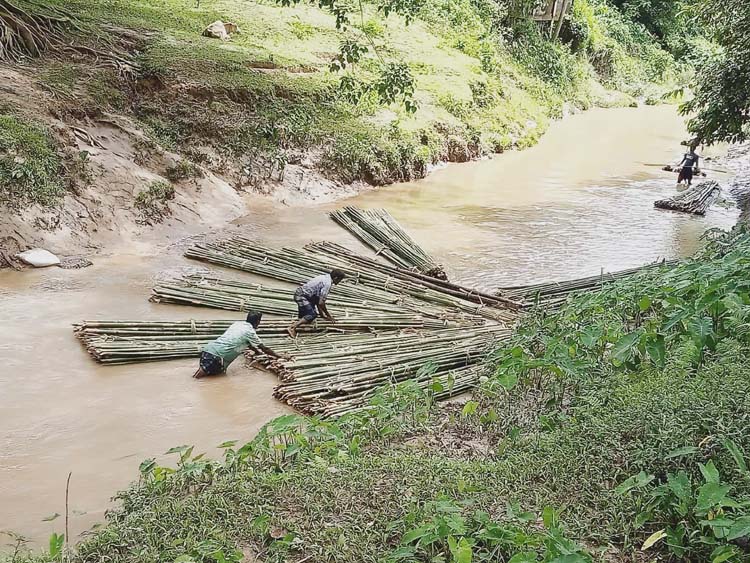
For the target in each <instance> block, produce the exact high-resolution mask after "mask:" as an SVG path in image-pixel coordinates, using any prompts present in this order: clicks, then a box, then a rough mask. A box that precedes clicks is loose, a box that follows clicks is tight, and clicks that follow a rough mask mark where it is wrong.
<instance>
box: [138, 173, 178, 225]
mask: <svg viewBox="0 0 750 563" xmlns="http://www.w3.org/2000/svg"><path fill="white" fill-rule="evenodd" d="M174 196H175V191H174V186H172V184H170V183H169V182H164V181H161V180H159V181H154V182H151V183H150V184H149V185H148V187H147V188H146V189H144V190H141V191H139V192H138V194H137V195H136V196H135V201H134V205H135V207H136V208H137V209H138V210H139V211H140V214H141V218H140V221H141V222H143V223H148V224H153V223H160V222H161V221H163V220H164V218H165V217H167V216H168V215H170V214H171V210H170V208H169V202H170V201H171V200H173V199H174Z"/></svg>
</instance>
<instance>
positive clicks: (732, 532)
mask: <svg viewBox="0 0 750 563" xmlns="http://www.w3.org/2000/svg"><path fill="white" fill-rule="evenodd" d="M746 536H750V516H742V517H741V518H738V519H737V520H736V521H735V522H734V524H733V525H732V527H731V528H730V529H729V534H728V535H727V540H728V541H733V540H736V539H739V538H744V537H746Z"/></svg>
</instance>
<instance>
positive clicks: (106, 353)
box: [74, 317, 450, 365]
mask: <svg viewBox="0 0 750 563" xmlns="http://www.w3.org/2000/svg"><path fill="white" fill-rule="evenodd" d="M238 320H241V319H232V320H211V321H193V320H191V321H84V322H82V323H80V324H76V325H74V331H75V334H76V336H77V337H78V338H79V339H80V340H81V341H82V342H83V344H84V345H85V347H86V350H87V351H88V353H89V354H90V355H91V357H92V358H94V359H95V360H96V361H98V362H100V363H102V364H109V365H113V364H132V363H140V362H155V361H163V360H172V359H178V358H192V357H197V356H199V355H200V352H201V350H202V349H203V347H204V346H205V345H206V344H207V343H209V342H210V341H212V340H214V339H216V338H218V337H219V336H221V335H222V334H223V333H224V331H225V330H226V329H227V328H228V327H229V325H230V324H232V323H234V322H237V321H238ZM288 326H289V321H286V320H273V319H272V320H266V319H264V320H263V321H262V323H261V325H260V328H259V330H258V333H259V335H260V336H261V337H262V338H263V340H264V342H267V343H274V344H276V345H277V346H279V347H280V349H282V350H283V349H286V348H287V344H289V345H290V346H292V349H294V348H295V347H296V346H297V344H296V341H294V340H292V339H291V338H289V336H288V335H287V332H286V329H287V327H288ZM446 326H450V325H446V324H445V323H444V322H442V321H436V320H424V319H420V318H418V317H404V318H400V317H399V318H377V317H373V318H368V317H360V318H356V319H337V321H336V323H335V324H332V323H330V322H328V321H325V320H323V319H316V320H315V322H314V323H313V324H311V325H305V326H303V327H301V328H300V330H299V332H300V334H301V335H302V337H305V336H306V335H309V334H321V335H328V336H327V337H326V338H327V340H328V341H331V340H333V339H337V341H342V342H343V341H345V340H346V338H345V337H346V336H347V335H350V334H355V335H356V334H357V333H359V334H362V333H366V334H377V333H380V332H389V331H390V332H392V331H394V330H404V329H408V330H436V329H441V328H445V327H446ZM268 345H269V346H271V348H272V349H275V348H274V346H272V345H271V344H268Z"/></svg>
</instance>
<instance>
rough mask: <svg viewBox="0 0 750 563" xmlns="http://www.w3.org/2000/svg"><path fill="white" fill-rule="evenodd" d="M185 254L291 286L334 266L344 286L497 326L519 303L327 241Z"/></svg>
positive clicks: (204, 248)
mask: <svg viewBox="0 0 750 563" xmlns="http://www.w3.org/2000/svg"><path fill="white" fill-rule="evenodd" d="M186 256H187V257H189V258H194V259H198V260H204V261H207V262H210V263H213V264H218V265H221V266H226V267H230V268H236V269H239V270H242V271H246V272H251V273H254V274H258V275H262V276H266V277H271V278H274V279H278V280H282V281H287V282H292V283H303V282H304V281H307V280H308V279H310V278H312V277H314V276H316V275H319V274H320V273H321V272H324V271H329V270H331V269H333V268H338V269H341V270H343V271H344V272H345V273H347V274H348V277H349V280H348V281H346V280H345V283H356V284H361V285H364V286H367V287H369V288H372V289H377V290H380V291H386V292H388V293H391V294H396V295H401V296H409V297H411V298H414V299H416V300H418V301H419V302H421V304H422V306H423V307H424V306H427V307H439V308H441V309H443V310H444V312H445V313H449V312H450V311H453V312H462V313H464V314H467V315H474V316H476V315H479V316H482V317H485V318H490V319H494V320H497V321H501V322H513V321H514V320H515V318H516V317H517V310H518V309H520V304H518V303H514V302H513V301H511V300H510V299H507V298H504V297H499V296H493V295H489V294H484V293H481V292H479V291H476V290H473V289H469V288H463V287H460V286H457V285H455V284H450V283H448V282H445V281H441V280H436V279H434V278H430V277H428V276H425V275H424V274H419V273H417V272H411V271H407V270H399V269H397V268H393V267H391V266H387V265H385V264H382V263H380V262H378V261H376V260H372V259H370V258H366V257H364V256H359V255H356V254H355V253H353V252H351V251H349V250H347V249H346V248H344V247H341V246H338V245H334V244H331V243H314V244H311V245H308V246H307V247H305V249H304V250H296V249H291V248H282V249H278V250H277V249H271V248H268V247H264V246H262V245H259V244H257V243H255V242H254V241H251V240H248V239H245V238H242V237H232V238H230V239H226V240H223V241H220V242H218V243H213V244H199V245H196V246H194V247H192V248H191V249H189V250H188V251H187V253H186Z"/></svg>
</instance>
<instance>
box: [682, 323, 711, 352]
mask: <svg viewBox="0 0 750 563" xmlns="http://www.w3.org/2000/svg"><path fill="white" fill-rule="evenodd" d="M688 330H689V331H690V337H691V338H692V339H693V342H695V343H696V345H698V347H703V346H705V345H706V343H707V342H708V339H709V338H711V336H713V334H714V325H713V321H712V320H711V319H710V318H709V317H696V318H694V319H692V320H691V321H690V323H689V324H688Z"/></svg>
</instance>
